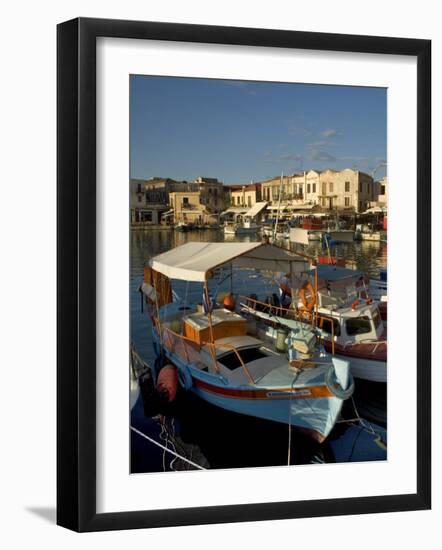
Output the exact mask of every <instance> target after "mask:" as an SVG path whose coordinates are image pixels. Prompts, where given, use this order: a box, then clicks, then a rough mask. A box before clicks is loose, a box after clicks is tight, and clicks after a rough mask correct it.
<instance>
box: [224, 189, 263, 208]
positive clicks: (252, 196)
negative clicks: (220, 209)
mask: <svg viewBox="0 0 442 550" xmlns="http://www.w3.org/2000/svg"><path fill="white" fill-rule="evenodd" d="M224 188H225V190H226V192H227V193H228V195H229V205H230V206H235V207H248V208H252V206H255V204H256V203H257V202H261V184H260V183H251V184H249V185H225V186H224Z"/></svg>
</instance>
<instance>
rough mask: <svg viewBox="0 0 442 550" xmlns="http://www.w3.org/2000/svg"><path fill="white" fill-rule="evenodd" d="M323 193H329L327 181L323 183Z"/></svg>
mask: <svg viewBox="0 0 442 550" xmlns="http://www.w3.org/2000/svg"><path fill="white" fill-rule="evenodd" d="M322 194H323V195H326V194H327V184H326V183H325V182H324V183H323V184H322Z"/></svg>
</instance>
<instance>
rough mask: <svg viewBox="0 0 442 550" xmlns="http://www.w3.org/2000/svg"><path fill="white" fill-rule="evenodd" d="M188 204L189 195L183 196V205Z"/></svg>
mask: <svg viewBox="0 0 442 550" xmlns="http://www.w3.org/2000/svg"><path fill="white" fill-rule="evenodd" d="M188 205H189V197H183V206H188Z"/></svg>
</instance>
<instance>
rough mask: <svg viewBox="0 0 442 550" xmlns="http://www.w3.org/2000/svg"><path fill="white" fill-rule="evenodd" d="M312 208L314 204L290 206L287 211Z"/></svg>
mask: <svg viewBox="0 0 442 550" xmlns="http://www.w3.org/2000/svg"><path fill="white" fill-rule="evenodd" d="M314 207H315V205H314V204H292V205H290V206H289V207H288V208H289V210H311V209H312V208H314Z"/></svg>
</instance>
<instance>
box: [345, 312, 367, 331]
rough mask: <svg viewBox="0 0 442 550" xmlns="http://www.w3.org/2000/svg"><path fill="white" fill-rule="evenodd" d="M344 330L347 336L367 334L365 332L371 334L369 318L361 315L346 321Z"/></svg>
mask: <svg viewBox="0 0 442 550" xmlns="http://www.w3.org/2000/svg"><path fill="white" fill-rule="evenodd" d="M345 329H346V331H347V334H348V336H355V335H357V334H367V332H371V323H370V318H369V317H367V316H365V315H363V316H362V317H352V318H350V319H347V320H346V321H345Z"/></svg>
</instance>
